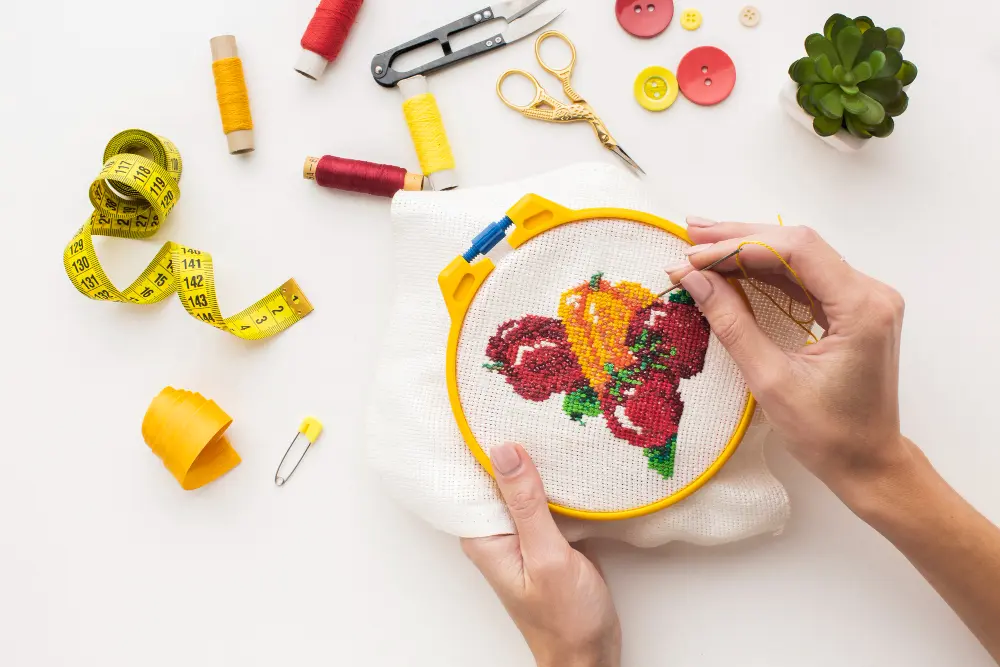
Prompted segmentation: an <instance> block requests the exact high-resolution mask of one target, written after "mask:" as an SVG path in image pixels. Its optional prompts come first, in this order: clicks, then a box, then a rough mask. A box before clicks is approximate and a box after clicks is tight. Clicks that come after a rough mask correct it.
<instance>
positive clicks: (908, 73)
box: [896, 60, 917, 86]
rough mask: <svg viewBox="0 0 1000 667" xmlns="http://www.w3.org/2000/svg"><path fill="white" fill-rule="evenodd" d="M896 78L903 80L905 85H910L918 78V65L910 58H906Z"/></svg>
mask: <svg viewBox="0 0 1000 667" xmlns="http://www.w3.org/2000/svg"><path fill="white" fill-rule="evenodd" d="M896 78H897V79H899V80H900V81H902V82H903V85H904V86H908V85H910V84H911V83H913V80H914V79H916V78H917V66H916V65H914V64H913V63H911V62H910V61H909V60H904V61H903V65H902V66H901V67H900V68H899V71H898V72H896Z"/></svg>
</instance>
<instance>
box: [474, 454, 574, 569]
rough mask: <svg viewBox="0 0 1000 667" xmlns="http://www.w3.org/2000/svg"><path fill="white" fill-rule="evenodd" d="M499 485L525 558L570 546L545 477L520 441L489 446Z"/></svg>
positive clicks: (538, 556) (542, 555)
mask: <svg viewBox="0 0 1000 667" xmlns="http://www.w3.org/2000/svg"><path fill="white" fill-rule="evenodd" d="M490 461H491V462H492V464H493V473H494V476H495V477H496V481H497V486H498V487H500V493H501V495H503V499H504V502H505V503H506V504H507V509H508V510H509V511H510V516H511V518H512V519H513V520H514V526H515V527H516V528H517V534H518V537H519V538H520V541H521V553H522V554H523V556H524V558H525V560H529V561H530V560H537V559H538V558H541V557H544V556H545V555H546V554H547V553H548V552H549V551H550V550H552V549H553V548H562V547H568V546H569V543H568V542H566V538H565V537H563V534H562V533H561V532H559V528H558V527H557V526H556V522H555V520H554V519H553V518H552V513H551V512H549V505H548V501H547V500H546V496H545V489H544V488H543V487H542V478H541V477H540V476H539V475H538V469H537V468H535V464H534V463H533V462H532V460H531V457H530V456H528V453H527V452H526V451H524V448H523V447H521V445H513V444H503V445H497V446H495V447H493V448H491V449H490Z"/></svg>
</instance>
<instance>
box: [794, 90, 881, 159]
mask: <svg viewBox="0 0 1000 667" xmlns="http://www.w3.org/2000/svg"><path fill="white" fill-rule="evenodd" d="M798 90H799V87H798V85H797V84H796V83H795V82H794V81H789V82H788V85H786V86H785V87H784V88H783V89H782V90H781V95H780V96H779V99H780V101H781V106H782V108H783V109H784V110H785V111H786V112H787V113H788V115H789V116H790V117H791V118H792V120H794V121H795V122H797V123H798V124H799V125H801V126H802V127H804V128H806V130H808V131H809V134H811V135H813V136H814V137H816V138H817V139H822V140H823V142H824V143H826V145H827V146H832V147H834V148H836V149H837V150H838V151H840V152H841V153H853V152H855V151H859V150H861V149H862V148H864V147H865V146H866V145H867V144H868V142H870V141H871V139H859V138H858V137H856V136H854V135H853V134H851V133H850V132H848V131H847V130H844V129H842V130H840V132H837V134H834V135H831V136H829V137H821V136H820V135H818V134H816V130H814V129H813V117H812V116H810V115H809V114H807V113H806V112H805V111H803V110H802V107H800V106H799V102H798V100H797V99H796V93H797V92H798Z"/></svg>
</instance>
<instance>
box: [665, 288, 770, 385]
mask: <svg viewBox="0 0 1000 667" xmlns="http://www.w3.org/2000/svg"><path fill="white" fill-rule="evenodd" d="M681 284H682V285H683V286H684V289H685V290H687V292H688V294H690V295H691V297H692V298H693V299H694V300H695V302H696V303H697V304H698V307H699V308H701V311H702V313H704V315H705V318H706V319H707V320H708V323H709V324H710V325H711V326H712V331H713V333H715V335H716V337H717V338H718V339H719V342H721V343H722V345H723V347H725V348H726V350H727V351H728V352H729V356H731V357H732V358H733V361H735V362H736V365H737V366H739V367H740V370H741V371H742V372H743V377H744V378H745V379H746V381H747V385H748V386H749V387H750V391H752V392H754V393H755V394H757V395H758V397H760V398H764V399H766V398H767V396H768V395H769V394H770V392H771V391H772V388H774V387H777V386H782V385H784V384H787V382H786V380H787V377H788V375H789V366H788V357H786V356H785V353H784V352H782V351H781V349H780V348H778V346H777V345H775V344H774V342H773V341H772V340H771V339H770V338H768V337H767V335H766V334H765V333H764V332H763V331H761V329H760V327H759V326H757V321H756V320H755V319H754V316H753V313H751V312H750V308H749V306H747V304H746V302H745V301H744V300H743V299H742V298H741V297H740V295H739V293H738V292H737V291H736V289H735V288H734V287H733V286H732V285H730V284H729V283H728V282H727V281H726V279H725V278H723V277H722V276H719V275H717V274H715V273H712V272H711V271H706V272H704V273H703V272H701V271H694V272H692V273H689V274H688V275H687V276H685V277H684V280H683V281H681Z"/></svg>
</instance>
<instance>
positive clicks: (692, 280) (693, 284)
mask: <svg viewBox="0 0 1000 667" xmlns="http://www.w3.org/2000/svg"><path fill="white" fill-rule="evenodd" d="M681 285H682V286H683V287H684V289H686V290H687V292H688V294H690V295H691V296H692V297H693V298H694V300H695V301H697V302H698V303H701V302H703V301H705V300H706V299H708V297H710V296H712V291H713V290H715V287H714V286H713V285H712V283H711V281H709V279H708V278H706V277H705V274H704V273H702V272H701V271H692V272H691V273H689V274H687V275H686V276H684V277H683V278H681Z"/></svg>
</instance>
